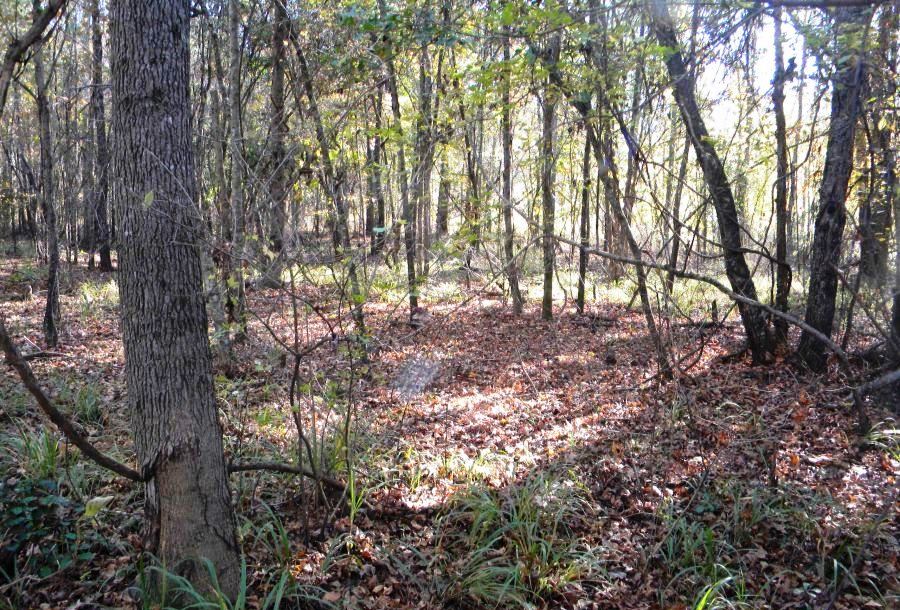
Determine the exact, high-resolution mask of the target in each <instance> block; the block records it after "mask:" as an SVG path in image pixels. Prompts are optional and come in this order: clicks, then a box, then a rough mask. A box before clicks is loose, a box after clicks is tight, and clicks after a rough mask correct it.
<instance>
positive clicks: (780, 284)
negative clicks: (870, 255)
mask: <svg viewBox="0 0 900 610" xmlns="http://www.w3.org/2000/svg"><path fill="white" fill-rule="evenodd" d="M785 78H786V75H785V71H784V52H783V50H782V47H781V7H780V6H779V7H776V8H775V78H774V80H773V81H772V103H773V106H774V112H775V165H776V171H775V259H776V261H777V262H776V264H777V268H776V271H775V308H776V309H778V310H779V311H783V312H785V313H787V311H788V296H789V295H790V292H791V266H790V265H789V264H788V261H787V233H788V184H787V180H788V172H789V171H790V167H789V166H788V150H787V123H786V121H785V118H784V82H785ZM774 326H775V336H774V340H775V342H776V343H777V344H779V345H783V344H784V343H786V342H787V332H788V326H787V322H786V321H785V320H783V319H782V318H775V324H774Z"/></svg>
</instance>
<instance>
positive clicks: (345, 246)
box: [290, 28, 365, 333]
mask: <svg viewBox="0 0 900 610" xmlns="http://www.w3.org/2000/svg"><path fill="white" fill-rule="evenodd" d="M290 38H291V43H292V44H293V46H294V52H295V53H296V55H297V63H298V64H300V80H301V82H302V85H303V90H304V92H305V93H306V99H307V101H309V114H310V117H311V118H312V121H313V127H314V128H315V132H316V141H317V142H318V144H319V154H320V155H321V157H322V168H323V172H324V174H325V180H324V182H325V187H326V190H327V192H328V195H329V197H330V198H331V202H332V204H333V205H334V219H333V222H332V243H333V245H334V254H335V258H336V259H337V260H339V261H346V263H347V275H348V277H349V279H350V310H351V312H352V315H353V321H354V323H355V324H356V327H357V329H358V330H359V332H360V333H365V323H364V319H363V302H364V300H365V298H364V295H363V294H362V289H361V287H360V282H359V273H358V269H357V266H356V260H355V259H354V258H353V250H352V244H351V242H350V225H349V220H348V210H347V198H346V194H345V192H344V178H343V174H342V173H341V175H338V170H336V169H335V167H334V164H333V162H332V160H331V150H332V148H333V147H332V145H331V142H330V141H329V139H328V136H327V135H326V133H325V125H324V124H323V122H322V115H321V114H320V113H319V104H318V101H317V97H316V92H315V88H314V87H313V80H312V73H311V72H310V70H309V65H308V64H307V63H306V55H305V54H304V53H303V48H302V47H301V46H300V39H299V37H298V36H297V32H296V30H294V29H293V28H291V30H290ZM298 102H299V100H298Z"/></svg>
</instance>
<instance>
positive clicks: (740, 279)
mask: <svg viewBox="0 0 900 610" xmlns="http://www.w3.org/2000/svg"><path fill="white" fill-rule="evenodd" d="M648 13H649V15H650V21H651V25H652V27H653V30H654V33H655V35H656V38H657V40H658V41H659V43H660V44H661V45H662V46H663V47H665V49H666V51H665V63H666V68H667V70H668V73H669V78H670V79H671V80H672V90H673V93H674V96H675V102H676V103H677V104H678V110H679V111H680V113H681V120H682V121H683V122H684V125H685V128H686V129H687V132H688V135H689V136H690V138H691V143H692V144H693V146H694V150H695V152H696V153H697V160H698V162H699V163H700V167H701V168H702V170H703V176H704V179H705V181H706V186H707V188H708V189H709V192H710V196H711V197H712V201H713V206H714V207H715V210H716V218H717V219H718V221H719V236H720V239H721V240H722V249H723V250H724V254H725V273H726V274H727V275H728V281H729V282H730V284H731V287H732V289H733V290H734V291H735V292H736V293H738V294H740V295H742V296H745V297H747V298H748V299H750V300H752V301H757V300H758V299H757V297H756V285H755V284H754V283H753V277H752V276H751V275H750V268H749V267H748V266H747V261H746V260H745V258H744V250H743V245H742V243H741V226H740V221H739V220H738V214H737V208H736V207H735V203H734V194H733V193H732V190H731V184H730V183H729V181H728V177H727V176H726V175H725V167H724V166H723V165H722V161H721V159H720V158H719V155H718V153H717V152H716V149H715V146H714V145H713V141H712V139H711V138H710V136H709V132H708V131H707V129H706V125H705V123H704V122H703V117H702V116H701V115H700V108H699V106H698V105H697V98H696V94H695V91H694V78H693V76H692V75H691V74H690V72H688V71H687V69H686V68H685V62H684V58H683V57H682V54H681V46H680V45H679V44H678V38H677V36H676V35H675V26H674V24H673V22H672V17H671V16H670V15H669V9H668V8H667V7H666V4H665V2H664V1H663V0H650V1H649V11H648ZM738 310H739V311H740V313H741V321H742V322H743V324H744V331H745V332H746V334H747V343H748V346H749V348H750V353H751V355H752V356H753V360H754V361H756V362H762V361H766V360H768V359H769V357H770V356H769V350H770V340H769V332H768V324H767V322H766V317H765V316H764V315H763V310H762V309H761V308H759V307H756V306H753V305H748V304H747V303H746V302H743V301H739V302H738Z"/></svg>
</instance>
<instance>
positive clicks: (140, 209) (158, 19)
mask: <svg viewBox="0 0 900 610" xmlns="http://www.w3.org/2000/svg"><path fill="white" fill-rule="evenodd" d="M189 20H190V2H189V1H188V0H165V1H164V0H116V2H113V3H112V4H111V15H110V41H111V52H112V57H113V62H112V100H113V107H112V177H113V180H112V196H113V198H114V200H115V201H116V202H117V205H116V209H117V210H118V211H119V213H120V214H121V221H120V225H119V226H120V227H121V242H120V243H121V246H120V249H119V252H120V265H119V267H120V274H119V291H120V295H121V303H122V308H121V310H122V332H123V338H124V345H125V373H126V380H127V383H128V402H129V406H130V410H131V426H132V431H133V434H134V438H135V448H136V451H137V459H138V463H139V465H140V469H141V472H142V474H144V475H145V476H149V477H150V479H149V481H148V483H147V486H146V505H145V510H146V520H147V525H148V540H147V543H148V546H147V549H148V550H149V551H151V552H153V553H155V554H156V555H157V556H158V557H159V558H160V560H161V561H162V562H163V563H164V565H165V566H166V568H167V569H168V570H174V571H176V572H178V573H180V574H183V575H185V576H186V577H187V578H189V579H190V580H191V581H193V582H195V583H198V584H199V585H200V586H201V587H207V586H209V582H208V579H207V578H206V576H205V569H204V567H203V566H202V565H201V564H200V563H199V562H198V559H200V558H201V557H205V558H207V559H209V560H210V561H212V564H213V565H214V566H215V568H216V570H217V571H218V581H219V584H220V585H221V587H222V590H223V592H224V593H225V594H226V595H229V596H232V598H233V596H234V594H235V593H236V591H237V588H238V580H239V574H240V565H239V564H240V562H239V549H238V544H237V539H236V535H235V523H234V513H233V509H232V505H231V496H230V493H229V489H228V480H227V474H226V469H225V458H224V454H223V447H222V431H221V428H220V426H219V422H218V420H217V415H216V404H215V394H214V388H213V380H212V370H211V356H210V349H209V339H208V337H207V318H206V308H205V304H204V299H203V291H202V278H201V270H200V254H199V251H198V248H199V245H198V236H199V224H200V222H201V219H200V217H199V214H198V208H197V206H196V201H195V200H196V180H195V169H194V162H193V159H192V157H193V152H192V147H191V112H190V99H189V93H188V84H189V79H190V76H189V75H190V66H189V64H190V60H189V53H188V44H189V32H190V22H189Z"/></svg>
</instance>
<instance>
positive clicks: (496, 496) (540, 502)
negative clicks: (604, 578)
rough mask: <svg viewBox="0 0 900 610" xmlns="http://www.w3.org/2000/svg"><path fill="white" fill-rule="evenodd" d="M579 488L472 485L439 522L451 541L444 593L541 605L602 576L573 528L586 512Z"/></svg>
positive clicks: (536, 482) (540, 479)
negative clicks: (573, 585)
mask: <svg viewBox="0 0 900 610" xmlns="http://www.w3.org/2000/svg"><path fill="white" fill-rule="evenodd" d="M591 512H592V511H591V509H590V505H589V503H588V502H587V500H586V498H584V496H583V495H582V493H581V491H580V490H579V488H578V487H577V486H576V485H575V484H574V483H573V482H572V481H567V480H558V479H555V478H551V477H547V476H536V477H532V478H529V479H527V480H526V481H524V482H523V483H521V484H517V485H514V486H512V487H509V488H507V489H504V490H500V491H498V490H494V489H489V488H484V487H473V488H471V489H470V490H469V491H468V492H466V493H464V494H462V495H461V496H459V497H458V498H457V499H456V501H455V502H454V503H453V505H452V508H451V510H450V512H449V513H448V514H447V515H446V516H445V517H444V519H443V520H442V524H441V529H442V536H443V538H444V539H445V540H446V541H447V542H448V546H449V549H448V550H449V556H450V557H454V558H456V559H455V560H453V562H452V565H448V566H446V569H447V573H448V575H449V585H448V587H447V592H446V593H447V595H448V596H449V597H452V598H456V599H460V600H464V601H468V602H470V603H473V604H475V605H477V606H479V607H495V608H521V607H528V606H529V605H531V604H536V603H540V602H545V601H547V600H550V599H552V598H553V596H554V595H557V594H559V593H560V592H561V591H562V590H563V588H564V587H565V586H566V585H567V584H568V583H572V582H575V581H578V580H580V579H584V578H587V577H588V576H590V575H592V574H596V573H598V572H600V571H601V569H602V568H601V566H600V564H599V561H598V560H597V558H596V557H595V556H594V555H593V553H592V552H591V551H590V549H588V548H587V547H586V545H584V544H583V543H581V542H580V541H579V539H578V536H577V534H576V533H575V531H574V529H573V528H574V525H575V524H577V523H579V522H580V521H581V520H583V519H584V518H585V517H588V516H589V515H590V514H591Z"/></svg>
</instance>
